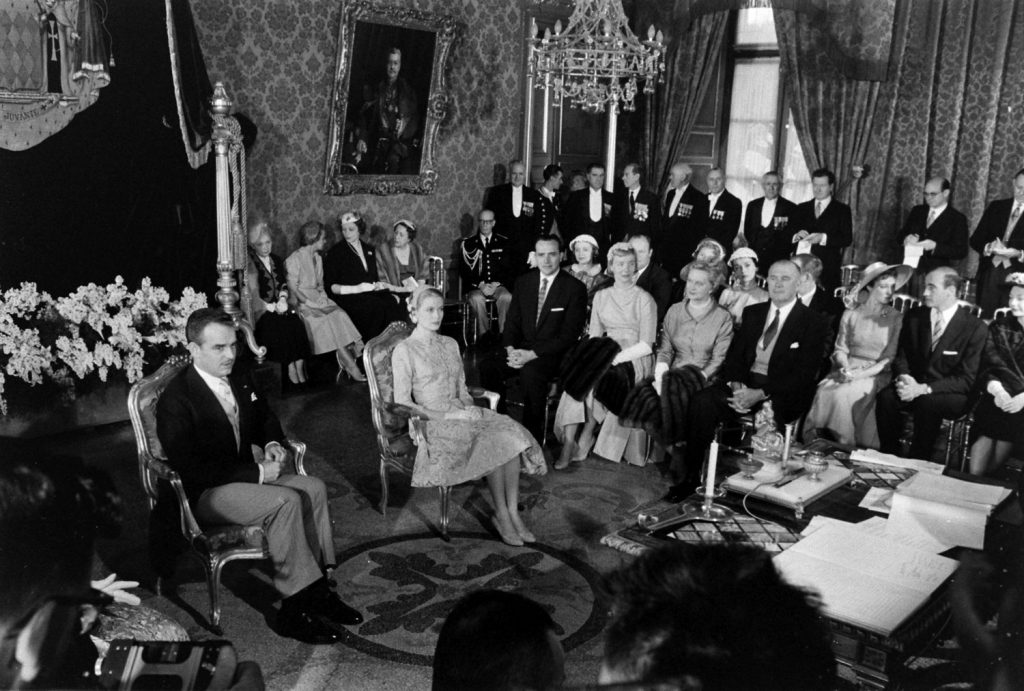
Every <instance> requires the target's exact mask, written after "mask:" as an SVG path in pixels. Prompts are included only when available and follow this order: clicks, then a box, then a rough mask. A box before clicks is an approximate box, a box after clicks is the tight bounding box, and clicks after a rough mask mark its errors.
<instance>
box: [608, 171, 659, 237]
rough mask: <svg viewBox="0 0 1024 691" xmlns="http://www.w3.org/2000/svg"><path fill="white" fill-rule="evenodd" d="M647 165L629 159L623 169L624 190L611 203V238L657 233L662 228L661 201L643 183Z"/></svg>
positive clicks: (656, 235)
mask: <svg viewBox="0 0 1024 691" xmlns="http://www.w3.org/2000/svg"><path fill="white" fill-rule="evenodd" d="M643 179H644V169H643V167H642V166H641V165H640V164H639V163H627V164H626V166H625V167H624V168H623V169H622V184H623V188H624V189H623V190H622V193H621V195H619V197H620V198H619V199H617V200H616V202H615V204H614V206H613V207H612V217H613V219H612V241H613V242H620V241H622V240H625V239H626V238H629V237H630V236H633V235H646V236H647V237H649V238H656V237H658V233H660V232H661V204H660V203H659V201H658V195H657V194H656V193H655V192H653V191H651V190H649V189H647V188H646V187H643V186H642V185H643Z"/></svg>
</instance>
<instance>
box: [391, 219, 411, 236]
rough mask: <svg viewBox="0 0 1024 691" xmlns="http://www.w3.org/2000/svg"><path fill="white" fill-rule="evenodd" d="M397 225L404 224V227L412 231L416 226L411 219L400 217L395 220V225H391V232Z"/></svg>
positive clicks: (396, 228)
mask: <svg viewBox="0 0 1024 691" xmlns="http://www.w3.org/2000/svg"><path fill="white" fill-rule="evenodd" d="M398 226H405V227H406V228H408V229H409V230H411V231H412V232H414V233H415V232H416V226H415V225H414V224H413V222H412V221H407V220H405V219H404V218H400V219H398V220H397V221H395V225H393V226H391V230H392V232H394V231H396V230H398Z"/></svg>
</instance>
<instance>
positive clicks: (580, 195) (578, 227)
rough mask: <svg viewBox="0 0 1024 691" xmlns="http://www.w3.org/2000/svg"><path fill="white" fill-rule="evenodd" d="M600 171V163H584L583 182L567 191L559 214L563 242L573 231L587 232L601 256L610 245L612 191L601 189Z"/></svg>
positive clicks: (602, 181)
mask: <svg viewBox="0 0 1024 691" xmlns="http://www.w3.org/2000/svg"><path fill="white" fill-rule="evenodd" d="M604 175H605V172H604V166H603V165H602V164H600V163H591V164H590V165H589V166H587V186H586V187H585V188H584V189H582V190H577V191H575V192H572V193H571V194H570V195H569V199H568V201H566V203H565V213H564V215H563V218H564V219H565V237H564V238H563V239H564V240H565V242H566V244H568V243H570V242H572V240H573V238H575V237H576V236H577V235H584V234H585V235H591V236H593V238H594V239H595V240H597V244H598V245H599V246H600V256H601V257H602V258H603V257H604V255H605V253H606V252H607V251H608V248H609V247H610V246H611V233H612V227H611V226H612V223H611V215H612V208H613V206H614V203H615V198H614V196H613V195H612V193H611V192H609V191H608V190H606V189H604Z"/></svg>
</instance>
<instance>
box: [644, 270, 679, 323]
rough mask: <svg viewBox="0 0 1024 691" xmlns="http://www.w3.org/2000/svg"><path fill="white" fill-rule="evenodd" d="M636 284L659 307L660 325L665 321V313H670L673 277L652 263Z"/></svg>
mask: <svg viewBox="0 0 1024 691" xmlns="http://www.w3.org/2000/svg"><path fill="white" fill-rule="evenodd" d="M636 284H637V286H639V287H640V288H643V289H644V290H646V291H647V292H648V293H650V294H651V297H652V298H654V303H655V304H656V305H657V306H658V324H659V325H660V324H661V322H662V321H663V320H664V319H665V312H667V311H668V305H669V302H670V301H671V299H672V277H671V276H669V275H668V271H665V269H663V268H661V267H660V266H658V265H657V264H655V263H654V262H653V261H652V262H651V263H650V264H649V265H648V266H647V268H646V269H644V272H643V273H642V274H640V278H638V279H636Z"/></svg>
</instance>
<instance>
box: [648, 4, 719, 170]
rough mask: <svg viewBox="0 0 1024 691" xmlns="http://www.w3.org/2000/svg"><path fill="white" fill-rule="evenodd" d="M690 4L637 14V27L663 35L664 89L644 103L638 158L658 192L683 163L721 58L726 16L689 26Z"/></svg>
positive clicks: (713, 16)
mask: <svg viewBox="0 0 1024 691" xmlns="http://www.w3.org/2000/svg"><path fill="white" fill-rule="evenodd" d="M692 4H693V3H692V2H690V0H676V2H657V3H649V4H648V5H645V6H643V7H642V9H641V12H640V13H639V14H638V21H637V26H638V27H647V26H649V25H650V24H654V25H655V26H656V27H658V28H659V29H661V30H662V31H663V32H664V33H665V43H666V46H667V48H666V53H667V55H666V60H665V83H664V84H660V85H659V86H658V88H657V90H656V91H655V93H654V95H653V97H650V96H649V97H647V98H646V99H645V102H644V126H643V133H644V143H645V147H644V148H643V151H642V154H643V157H644V159H645V160H644V163H645V164H646V166H647V170H649V171H650V174H649V179H650V181H651V183H652V184H654V185H657V186H658V189H660V188H661V186H662V185H663V184H664V183H665V181H666V180H667V179H668V172H669V169H670V168H671V167H672V164H673V163H675V162H676V161H677V160H679V159H680V158H681V154H682V150H683V144H684V143H685V142H686V137H687V136H688V135H689V133H690V129H691V128H692V127H693V123H694V121H695V120H696V118H697V112H698V111H699V109H700V106H701V103H703V101H704V96H705V94H706V93H707V90H708V87H709V86H710V85H711V79H712V77H713V76H714V72H715V67H716V66H717V64H718V61H719V58H720V56H721V53H722V40H723V39H724V37H725V29H726V26H727V24H728V19H729V14H728V13H727V12H713V13H708V14H704V15H702V16H700V17H697V18H695V19H694V20H693V21H692V22H691V21H690V9H691V5H692ZM644 30H646V29H644Z"/></svg>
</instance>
